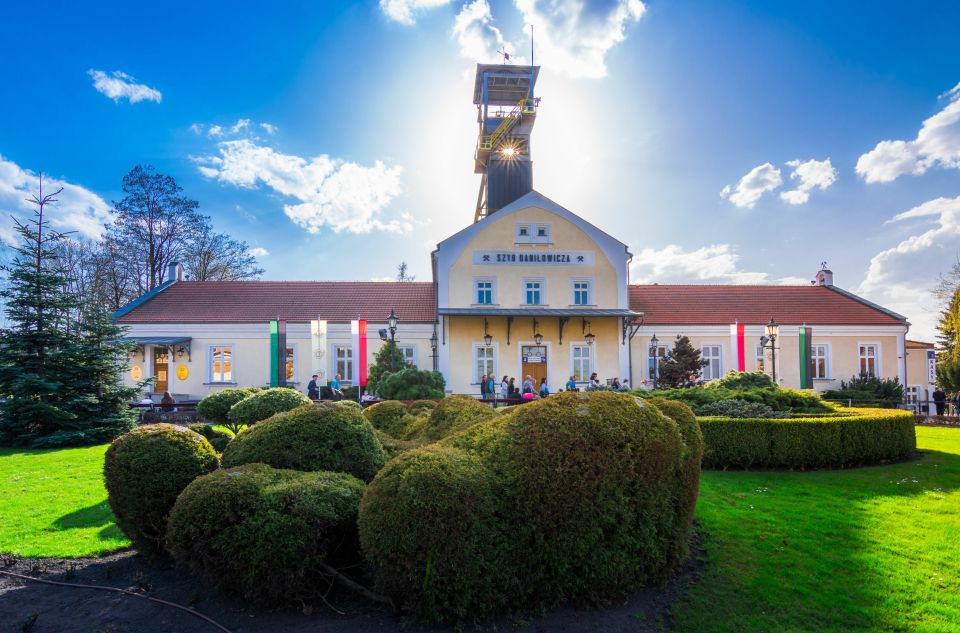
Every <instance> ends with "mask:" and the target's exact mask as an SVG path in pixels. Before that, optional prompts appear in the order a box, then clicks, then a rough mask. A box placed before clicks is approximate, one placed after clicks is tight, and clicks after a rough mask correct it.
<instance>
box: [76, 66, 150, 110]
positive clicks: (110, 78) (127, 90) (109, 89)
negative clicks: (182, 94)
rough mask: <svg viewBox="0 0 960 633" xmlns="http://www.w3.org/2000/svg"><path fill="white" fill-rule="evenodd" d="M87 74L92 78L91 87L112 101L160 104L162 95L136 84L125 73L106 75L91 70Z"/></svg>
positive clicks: (116, 71) (117, 72)
mask: <svg viewBox="0 0 960 633" xmlns="http://www.w3.org/2000/svg"><path fill="white" fill-rule="evenodd" d="M87 74H88V75H90V76H91V77H92V78H93V87H94V88H96V89H97V92H100V93H102V94H104V95H106V96H108V97H110V98H111V99H113V100H114V101H116V102H118V103H119V101H120V99H127V100H128V101H129V102H130V103H137V102H138V101H156V102H157V103H160V101H161V100H162V99H163V95H162V94H160V91H159V90H157V89H156V88H151V87H150V86H147V85H145V84H138V83H136V80H135V79H134V78H133V77H131V76H130V75H128V74H127V73H125V72H122V71H119V70H115V71H113V72H112V73H111V74H109V75H108V74H107V73H105V72H104V71H102V70H94V69H93V68H91V69H90V70H88V71H87Z"/></svg>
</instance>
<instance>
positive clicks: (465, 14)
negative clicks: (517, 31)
mask: <svg viewBox="0 0 960 633" xmlns="http://www.w3.org/2000/svg"><path fill="white" fill-rule="evenodd" d="M453 36H454V37H455V38H456V39H457V42H458V43H459V44H460V54H461V55H462V56H463V57H466V58H467V59H471V60H474V61H477V62H481V63H491V62H495V61H500V59H499V54H498V51H500V50H504V51H507V52H508V53H511V54H512V53H513V46H512V45H511V44H510V43H509V42H507V41H506V40H504V38H503V33H501V32H500V29H498V28H497V27H495V26H494V25H493V15H492V13H491V12H490V4H489V3H488V2H487V0H474V1H473V2H468V3H466V4H464V5H463V7H462V8H461V9H460V13H458V14H457V17H456V19H455V20H454V22H453ZM515 61H517V62H519V61H521V60H520V59H519V58H518V59H516V60H515Z"/></svg>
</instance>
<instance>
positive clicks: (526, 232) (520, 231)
mask: <svg viewBox="0 0 960 633" xmlns="http://www.w3.org/2000/svg"><path fill="white" fill-rule="evenodd" d="M517 236H518V237H529V236H530V227H529V226H523V225H521V226H519V227H517Z"/></svg>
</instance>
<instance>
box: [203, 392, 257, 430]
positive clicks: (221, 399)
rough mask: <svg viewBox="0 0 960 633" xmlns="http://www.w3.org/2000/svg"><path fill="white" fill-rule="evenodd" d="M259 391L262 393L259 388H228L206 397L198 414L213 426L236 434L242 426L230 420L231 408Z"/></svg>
mask: <svg viewBox="0 0 960 633" xmlns="http://www.w3.org/2000/svg"><path fill="white" fill-rule="evenodd" d="M258 391H260V389H258V388H257V387H239V388H236V389H234V388H227V389H221V390H220V391H215V392H213V393H211V394H208V395H206V396H204V397H203V398H202V399H201V400H200V402H198V403H197V413H198V414H200V417H201V418H203V419H204V420H207V421H208V422H212V423H213V424H221V425H223V426H225V427H227V428H228V429H230V430H231V431H233V432H234V433H237V432H238V431H240V427H241V426H242V425H241V424H237V423H234V422H233V421H232V420H230V417H229V413H230V407H232V406H233V405H235V404H237V403H238V402H240V401H241V400H243V399H244V398H246V397H247V396H250V395H253V394H255V393H257V392H258Z"/></svg>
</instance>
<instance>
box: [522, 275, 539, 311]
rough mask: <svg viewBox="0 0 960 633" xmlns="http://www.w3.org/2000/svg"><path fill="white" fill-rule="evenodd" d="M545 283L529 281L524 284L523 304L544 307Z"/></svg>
mask: <svg viewBox="0 0 960 633" xmlns="http://www.w3.org/2000/svg"><path fill="white" fill-rule="evenodd" d="M543 285H544V284H543V281H534V280H528V281H524V282H523V302H524V303H525V304H527V305H528V306H540V305H543V304H544V302H543V299H544V297H543V295H544V292H543Z"/></svg>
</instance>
